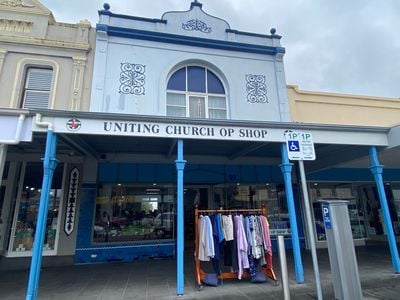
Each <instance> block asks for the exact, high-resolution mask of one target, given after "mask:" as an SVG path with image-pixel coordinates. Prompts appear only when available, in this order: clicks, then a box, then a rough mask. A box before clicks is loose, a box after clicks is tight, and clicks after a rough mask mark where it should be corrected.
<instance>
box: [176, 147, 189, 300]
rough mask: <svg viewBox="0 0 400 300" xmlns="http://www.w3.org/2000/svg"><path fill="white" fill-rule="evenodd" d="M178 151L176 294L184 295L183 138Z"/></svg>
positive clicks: (184, 162)
mask: <svg viewBox="0 0 400 300" xmlns="http://www.w3.org/2000/svg"><path fill="white" fill-rule="evenodd" d="M177 148H178V151H177V152H178V153H177V159H176V160H175V166H176V170H177V173H178V174H177V177H178V178H177V187H176V188H177V191H176V194H177V198H178V199H177V209H176V213H177V223H178V224H177V246H176V252H177V253H176V294H177V295H178V296H182V295H183V293H184V273H183V272H184V271H183V263H184V261H183V258H184V218H183V214H184V211H183V170H184V169H185V164H186V160H183V140H178V143H177Z"/></svg>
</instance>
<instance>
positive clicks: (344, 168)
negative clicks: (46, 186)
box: [0, 1, 400, 288]
mask: <svg viewBox="0 0 400 300" xmlns="http://www.w3.org/2000/svg"><path fill="white" fill-rule="evenodd" d="M99 15H100V20H99V23H98V24H97V33H96V43H95V45H96V47H95V50H94V51H93V53H92V54H93V55H94V56H95V57H94V72H93V79H92V83H91V85H89V86H91V97H90V98H88V97H86V96H87V95H89V91H88V88H86V89H85V88H83V87H84V86H86V87H87V83H88V82H91V79H90V80H89V81H88V80H86V79H85V80H83V79H82V82H81V85H80V86H81V88H82V89H80V91H81V92H82V93H83V94H80V95H81V96H82V95H83V96H82V99H81V100H82V102H81V105H78V106H71V105H73V103H76V101H75V100H73V99H75V98H73V97H65V99H64V100H65V101H61V102H57V101H56V102H54V103H55V104H54V105H48V106H47V107H27V109H24V107H18V106H16V105H14V106H10V105H11V104H4V105H3V107H7V109H2V112H1V122H2V123H1V125H2V126H6V125H7V128H8V130H7V131H9V132H10V135H9V136H5V137H2V139H3V141H4V140H6V141H9V140H12V139H13V137H14V133H15V132H16V131H18V130H17V128H18V124H19V123H18V118H19V116H20V115H21V114H22V115H24V120H23V121H21V124H22V125H23V126H22V129H21V130H22V131H21V132H22V133H21V138H20V143H17V144H16V145H9V146H1V147H2V148H0V149H2V152H1V153H2V156H3V159H2V160H1V161H2V168H3V169H4V171H3V172H2V174H3V175H2V183H1V190H0V196H1V201H2V203H0V205H1V206H2V219H3V223H2V224H0V226H3V227H2V232H3V233H4V234H2V236H3V238H2V240H1V241H2V243H3V244H2V250H3V255H4V257H5V258H11V257H19V258H21V259H22V258H26V261H25V266H26V265H27V263H29V262H28V260H29V258H30V256H31V255H32V251H31V250H32V245H33V237H34V234H35V227H36V225H35V224H36V221H37V211H38V206H39V205H38V204H39V199H40V198H39V197H40V195H41V191H40V189H41V184H42V178H43V170H42V164H41V160H40V159H41V157H43V153H44V151H43V150H44V146H43V145H44V144H46V141H48V138H46V134H47V133H48V131H49V128H51V131H52V134H54V135H55V136H57V138H58V143H57V146H56V149H55V151H56V152H55V153H56V158H57V160H58V161H59V162H58V164H57V167H56V168H55V169H54V175H53V182H52V186H51V189H50V193H49V199H48V200H49V209H48V214H47V217H46V230H45V232H44V255H45V256H47V257H51V258H54V260H53V261H52V263H54V262H57V263H60V264H72V263H95V262H107V261H130V260H135V259H148V258H160V257H176V258H177V260H178V261H179V260H180V259H181V258H182V255H183V251H180V250H183V249H182V248H179V247H180V246H183V245H184V246H185V247H187V248H190V247H193V231H194V228H193V226H194V224H193V222H194V208H195V206H196V205H198V207H200V208H202V209H214V208H220V207H223V208H225V209H229V208H260V207H262V206H265V207H266V208H267V217H268V220H269V222H270V230H271V233H272V235H273V237H275V236H276V235H278V234H282V235H284V236H285V242H286V246H287V248H290V249H293V251H294V253H295V259H296V262H295V263H296V272H297V274H296V278H297V279H298V281H301V276H303V275H302V270H301V268H302V266H301V256H300V248H307V247H308V241H307V239H306V238H305V236H306V234H305V229H304V228H305V226H303V224H304V208H303V205H302V201H303V200H302V196H301V192H300V188H299V180H298V177H299V176H298V175H297V174H298V170H297V167H296V165H295V164H294V165H291V164H290V163H289V161H288V160H287V154H286V152H285V149H286V148H285V138H284V133H285V131H287V130H292V131H306V132H310V133H312V135H313V137H314V142H315V146H316V155H317V160H316V161H315V162H307V163H306V171H307V177H308V180H309V183H308V184H309V193H310V198H311V199H310V200H311V201H312V202H313V205H312V207H313V215H314V221H315V232H314V234H315V236H316V238H317V241H318V243H317V245H318V246H320V247H324V246H326V245H325V242H324V238H325V237H324V230H323V227H321V223H320V221H321V213H320V206H319V203H318V200H320V199H328V198H329V199H332V198H334V199H345V200H349V201H350V202H349V213H350V217H351V221H352V224H351V225H352V230H353V236H354V240H355V244H358V245H363V244H365V242H366V241H369V240H387V239H388V237H387V232H386V229H385V228H386V226H385V221H384V220H383V218H384V212H383V211H382V209H381V207H380V205H381V204H380V203H381V200H380V196H379V193H378V189H379V187H377V185H376V182H375V181H374V177H373V175H372V173H371V170H370V169H369V167H370V165H371V163H370V161H369V160H370V157H371V156H370V154H369V150H370V149H371V147H372V148H374V149H378V150H380V152H379V161H380V162H381V163H382V164H384V165H385V171H384V190H385V191H386V198H387V200H388V204H389V213H390V224H391V226H393V231H394V235H395V236H396V237H397V236H398V235H399V228H398V227H399V225H398V224H399V214H400V213H399V211H400V203H399V201H400V198H399V183H400V175H399V174H400V172H399V170H400V165H398V163H396V157H398V156H397V155H398V150H396V149H397V148H398V146H399V145H400V141H399V137H400V134H399V131H398V128H397V127H392V126H393V124H392V123H390V124H383V123H380V124H373V125H374V126H370V125H369V123H368V122H363V121H362V120H357V121H356V122H355V123H348V122H346V121H340V120H343V118H341V117H340V116H338V118H337V119H332V120H331V119H329V120H327V122H325V123H323V120H318V119H313V118H316V116H321V115H324V114H325V115H328V113H327V111H329V109H327V108H331V105H332V103H327V102H326V101H325V102H324V101H321V103H316V102H315V99H314V97H316V98H318V97H319V99H321V97H322V96H321V95H320V94H318V93H315V94H314V95H311V96H310V99H311V100H312V101H311V100H310V101H308V102H307V101H306V100H304V99H300V100H301V101H300V100H299V101H298V99H297V98H296V97H291V96H290V95H291V94H290V93H291V90H290V88H289V97H288V88H287V86H286V80H285V75H284V65H283V56H284V53H285V50H284V48H282V46H281V45H280V36H279V35H277V34H276V31H275V30H274V29H271V31H270V32H269V33H268V34H254V33H247V32H240V31H237V30H234V29H231V28H230V25H229V24H228V23H227V22H226V21H224V20H222V19H219V18H216V17H213V16H210V15H208V14H207V13H205V12H204V11H203V9H202V4H201V3H199V2H197V1H194V2H192V3H191V5H190V9H189V10H188V11H184V12H167V13H165V14H164V15H163V16H162V18H161V19H147V18H142V17H135V16H127V15H121V14H117V13H113V12H111V10H110V7H109V5H104V8H103V9H102V10H101V11H100V12H99ZM93 44H94V43H93ZM87 47H88V48H89V47H90V41H89V40H87ZM93 49H94V46H93ZM85 51H87V50H85ZM85 53H86V52H85ZM70 60H71V59H70ZM72 61H73V60H71V62H72ZM88 62H89V64H88V70H86V71H87V72H88V73H85V74H86V75H85V76H89V75H88V74H91V73H90V72H89V71H90V70H91V65H90V62H91V60H90V58H88ZM78 65H79V64H73V68H75V67H76V66H78ZM5 66H6V65H5ZM5 70H6V69H3V71H2V72H3V74H4V72H5ZM67 70H69V69H68V68H67ZM74 70H75V69H74ZM77 70H85V69H79V68H78V69H77ZM7 73H9V70H8V71H7ZM77 73H79V72H78V71H76V72H75V73H74V74H75V75H76V74H77ZM70 75H71V74H70ZM60 76H61V75H60ZM3 77H4V76H3ZM3 77H2V80H3V83H4V84H5V85H6V82H5V81H4V78H3ZM65 77H67V76H65ZM60 78H61V77H60ZM68 78H70V77H68ZM71 78H77V77H76V76H75V77H71ZM78 78H79V77H78ZM84 78H86V77H84ZM65 80H66V79H64V80H62V82H65ZM19 82H20V83H21V82H22V81H21V80H19ZM60 82H61V81H60ZM68 86H69V85H68ZM71 86H73V85H71ZM74 91H75V90H74ZM74 91H72V95H75V93H74ZM69 92H70V91H69V90H68V93H69ZM68 93H67V92H64V93H62V95H59V94H56V95H54V96H53V97H55V98H54V99H58V98H61V99H63V98H62V97H63V95H69V94H68ZM85 95H86V96H85ZM8 98H9V99H12V97H11V96H10V97H8ZM339 98H340V97H339ZM3 99H4V98H3ZM89 100H90V101H89ZM69 101H71V102H69ZM74 101H75V102H74ZM361 101H364V102H366V101H365V99H364V100H363V99H361ZM64 102H65V103H64ZM391 102H393V103H395V101H391ZM12 103H14V102H12ZM15 103H16V102H15ZM57 103H60V105H59V106H58V104H57ZM304 103H305V106H302V105H304ZM309 103H312V104H311V106H307V105H310V104H309ZM333 104H334V105H338V106H340V105H341V106H343V103H341V104H338V103H333ZM355 107H359V106H357V105H356V106H355ZM46 108H48V109H46ZM35 109H36V110H35ZM355 109H357V108H353V113H354V110H355ZM376 109H379V107H378V108H376ZM394 109H397V108H396V107H395V108H394ZM399 111H400V108H399ZM319 112H320V113H319ZM347 113H348V112H347ZM348 115H349V116H351V113H348ZM390 116H391V115H390ZM384 119H385V118H384V117H382V120H384ZM10 120H11V123H10ZM387 120H389V118H387ZM311 123H313V124H311ZM49 125H50V127H49ZM391 127H392V128H391ZM5 144H6V143H5ZM287 175H289V176H287ZM180 176H183V184H182V183H179V182H180V179H179V178H180ZM181 179H182V178H181ZM289 185H290V186H291V187H292V192H290V191H288V189H287V187H288V186H289ZM180 217H181V218H182V220H181V223H180V224H179V218H180ZM182 221H183V222H182ZM293 226H294V227H295V233H294V232H293V229H294V228H293ZM179 239H181V242H182V241H183V243H179V242H178V240H179ZM177 244H179V245H180V246H179V245H177ZM45 263H46V260H45ZM21 265H23V264H22V263H21ZM180 288H181V287H180Z"/></svg>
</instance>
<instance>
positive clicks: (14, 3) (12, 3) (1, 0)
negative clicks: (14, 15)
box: [0, 0, 35, 7]
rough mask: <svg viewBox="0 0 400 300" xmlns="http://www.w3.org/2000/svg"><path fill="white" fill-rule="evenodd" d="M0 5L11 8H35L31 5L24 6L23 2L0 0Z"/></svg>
mask: <svg viewBox="0 0 400 300" xmlns="http://www.w3.org/2000/svg"><path fill="white" fill-rule="evenodd" d="M0 5H4V6H11V7H18V6H20V7H35V6H34V5H31V4H25V2H24V1H23V0H0Z"/></svg>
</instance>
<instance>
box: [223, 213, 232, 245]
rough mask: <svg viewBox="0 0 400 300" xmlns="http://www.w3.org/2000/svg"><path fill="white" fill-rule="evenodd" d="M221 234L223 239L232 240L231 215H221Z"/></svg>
mask: <svg viewBox="0 0 400 300" xmlns="http://www.w3.org/2000/svg"><path fill="white" fill-rule="evenodd" d="M221 221H222V224H221V225H222V234H223V237H224V239H225V241H233V222H232V215H222V219H221Z"/></svg>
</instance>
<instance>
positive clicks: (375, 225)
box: [361, 185, 400, 241]
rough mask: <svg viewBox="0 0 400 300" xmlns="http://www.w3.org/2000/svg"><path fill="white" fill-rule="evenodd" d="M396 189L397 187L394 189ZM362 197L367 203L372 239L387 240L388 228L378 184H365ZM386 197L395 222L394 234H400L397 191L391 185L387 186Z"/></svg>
mask: <svg viewBox="0 0 400 300" xmlns="http://www.w3.org/2000/svg"><path fill="white" fill-rule="evenodd" d="M394 190H395V189H394ZM361 191H362V198H363V200H364V201H363V202H364V204H365V208H364V209H365V216H366V217H367V222H366V227H367V228H366V229H367V232H368V237H369V239H370V240H377V241H380V240H386V239H387V238H386V229H385V225H384V220H383V214H382V209H381V205H380V201H379V195H378V191H377V188H376V186H373V185H371V186H363V187H362V188H361ZM385 193H386V198H387V202H388V206H389V212H390V218H391V220H392V224H393V230H394V234H395V235H396V236H400V222H399V217H398V212H397V209H396V201H395V200H396V198H395V196H396V195H397V194H396V193H395V191H392V188H391V186H390V185H386V186H385Z"/></svg>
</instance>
